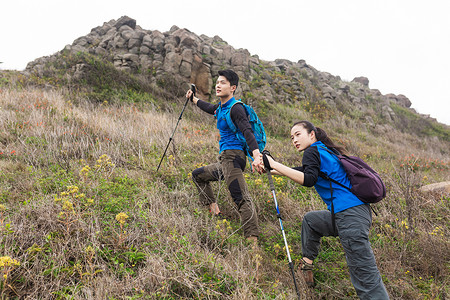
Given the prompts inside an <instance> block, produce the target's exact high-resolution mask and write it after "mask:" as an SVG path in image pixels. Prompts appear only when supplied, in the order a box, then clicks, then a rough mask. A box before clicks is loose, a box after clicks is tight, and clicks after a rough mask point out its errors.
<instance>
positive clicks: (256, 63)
mask: <svg viewBox="0 0 450 300" xmlns="http://www.w3.org/2000/svg"><path fill="white" fill-rule="evenodd" d="M64 51H70V52H88V53H90V54H93V55H98V56H102V57H104V59H107V60H109V61H111V62H112V63H113V64H114V66H115V67H116V68H117V69H121V70H126V71H130V72H140V73H141V74H148V76H149V80H150V81H152V82H154V83H155V84H156V83H157V82H158V81H161V80H162V79H164V78H167V77H170V78H172V79H173V80H174V82H180V86H181V83H184V82H186V83H189V82H191V83H195V84H196V85H197V88H198V91H199V96H200V97H202V98H206V99H208V97H210V96H211V95H213V91H214V86H213V80H214V78H215V77H217V74H218V71H219V70H220V69H225V68H232V69H233V70H235V71H236V72H237V73H238V74H239V76H240V77H241V84H240V86H239V88H238V92H240V93H241V95H242V96H243V97H246V98H252V97H253V98H255V99H257V100H258V101H261V100H264V101H268V102H284V103H296V102H298V101H305V100H311V99H316V100H317V99H320V101H324V102H326V105H327V106H329V107H330V108H331V109H334V108H335V107H340V108H341V109H342V107H347V110H355V109H356V110H359V111H360V112H361V113H363V114H366V118H367V117H370V116H371V114H372V113H373V112H374V111H377V112H379V113H381V117H382V118H384V119H385V121H387V122H390V121H391V120H392V119H394V118H395V112H394V111H393V110H392V109H391V108H390V107H389V103H390V102H395V103H397V104H398V105H401V106H404V107H410V106H411V102H410V101H409V99H408V98H406V97H405V96H403V95H398V96H396V95H392V94H389V95H384V96H383V95H382V94H381V93H380V92H379V91H378V90H376V89H370V88H369V79H368V78H366V77H357V78H355V79H354V80H353V81H352V82H344V81H342V80H341V79H340V77H339V76H334V75H331V74H329V73H326V72H320V71H318V70H316V69H315V68H313V67H312V66H310V65H308V64H307V63H306V62H305V61H304V60H299V61H298V62H291V61H289V60H285V59H277V60H275V61H263V60H261V59H259V57H258V56H257V55H251V54H250V53H249V51H248V50H246V49H234V48H233V47H232V46H230V45H228V43H227V42H225V41H224V40H222V39H221V38H220V37H218V36H214V37H208V36H205V35H200V36H198V35H196V34H194V33H192V32H190V31H189V30H187V29H181V28H178V27H177V26H173V27H172V28H171V29H170V31H168V32H160V31H158V30H146V29H143V28H141V27H140V26H138V25H137V24H136V20H134V19H131V18H129V17H127V16H124V17H121V18H120V19H118V20H117V21H116V20H111V21H109V22H106V23H104V24H103V25H102V26H99V27H96V28H93V29H92V30H91V32H90V33H89V34H87V35H86V36H83V37H80V38H78V39H76V40H75V41H74V42H73V43H72V44H71V45H67V46H66V47H65V48H64V49H63V50H62V51H60V52H58V53H56V54H54V56H58V55H61V54H62V53H64ZM51 59H52V57H43V58H39V59H36V60H35V61H32V62H30V63H29V64H28V66H27V68H26V72H30V73H31V72H34V73H36V74H37V75H39V76H43V75H44V74H43V72H44V69H45V68H44V66H45V64H46V63H48V61H49V60H50V61H51ZM84 70H86V68H84V67H83V66H82V65H77V66H76V67H75V68H74V70H73V74H72V76H75V77H77V76H78V77H80V76H82V74H83V71H84ZM250 100H251V99H250ZM369 107H372V108H369ZM374 107H375V110H374ZM370 120H371V122H370V123H369V124H373V126H375V124H374V121H373V119H372V118H371V117H370Z"/></svg>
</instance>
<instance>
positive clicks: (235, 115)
mask: <svg viewBox="0 0 450 300" xmlns="http://www.w3.org/2000/svg"><path fill="white" fill-rule="evenodd" d="M238 83H239V76H238V75H237V74H236V73H235V72H234V71H232V70H223V71H219V78H218V79H217V82H216V96H217V97H219V98H220V102H219V103H218V104H211V103H208V102H206V101H203V100H200V99H198V98H197V97H193V100H192V101H193V102H194V103H195V104H196V105H197V106H198V107H199V108H200V109H201V110H203V111H205V112H206V113H209V114H211V115H215V114H216V111H217V115H216V117H217V128H218V129H219V132H220V141H219V146H220V152H219V153H220V156H219V162H217V163H213V164H210V165H207V166H203V167H201V168H198V169H195V170H194V171H193V172H192V179H193V181H194V182H195V183H196V186H197V188H198V190H199V193H200V201H201V203H202V204H204V205H208V206H209V209H210V211H211V213H212V214H214V215H215V216H218V215H220V214H221V212H220V208H219V206H218V205H217V202H216V199H215V197H214V193H213V191H212V188H211V185H210V182H211V181H218V180H225V182H226V184H227V187H228V190H229V191H230V194H231V197H232V198H233V201H234V203H235V204H236V206H237V207H238V210H239V213H240V215H241V222H242V224H243V225H242V227H243V231H244V236H245V237H246V238H247V239H248V240H249V241H250V242H251V243H252V244H254V245H256V243H257V240H258V235H259V230H258V216H257V214H256V210H255V207H254V205H253V203H252V201H251V198H250V194H249V192H248V186H247V183H246V182H245V179H244V174H243V171H244V169H245V165H246V161H247V160H246V154H245V152H244V145H242V143H241V142H240V141H239V139H238V138H237V137H236V134H235V133H234V132H233V131H232V130H231V129H230V127H229V126H228V125H227V122H226V118H225V114H226V113H230V114H231V120H232V121H233V123H234V124H235V125H236V127H237V128H238V130H240V132H241V133H242V135H243V136H244V138H245V140H246V142H247V145H248V146H249V148H250V153H251V155H252V156H253V158H254V161H253V163H252V166H253V170H254V171H257V172H258V173H262V171H263V167H262V166H263V164H262V161H261V157H260V156H261V155H260V152H259V149H258V144H257V142H256V138H255V136H254V134H253V131H252V128H251V126H250V123H249V121H248V117H247V114H246V112H245V108H244V106H243V105H242V104H236V105H233V106H232V108H231V110H230V109H229V108H230V104H232V102H234V101H235V99H234V92H235V91H236V89H237V86H238ZM191 95H192V91H191V90H189V91H187V93H186V97H191Z"/></svg>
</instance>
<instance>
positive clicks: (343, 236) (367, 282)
mask: <svg viewBox="0 0 450 300" xmlns="http://www.w3.org/2000/svg"><path fill="white" fill-rule="evenodd" d="M335 219H336V230H337V231H335V230H334V228H333V224H332V221H331V213H330V212H329V211H328V210H321V211H312V212H308V213H307V214H305V216H304V217H303V223H302V252H303V256H304V257H307V258H309V259H311V260H314V259H315V258H316V257H317V255H318V253H319V247H320V239H321V238H322V237H323V236H339V238H340V241H341V244H342V246H343V247H344V251H345V257H346V259H347V265H348V269H349V271H350V278H351V280H352V283H353V286H354V288H355V290H356V293H357V294H358V296H359V298H360V299H389V296H388V294H387V291H386V288H385V287H384V284H383V281H382V279H381V276H380V272H379V271H378V268H377V265H376V262H375V256H374V255H373V251H372V247H371V246H370V242H369V229H370V226H371V224H372V211H371V209H370V206H369V205H359V206H355V207H351V208H348V209H346V210H344V211H341V212H338V213H336V214H335Z"/></svg>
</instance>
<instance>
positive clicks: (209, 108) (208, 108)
mask: <svg viewBox="0 0 450 300" xmlns="http://www.w3.org/2000/svg"><path fill="white" fill-rule="evenodd" d="M197 106H198V107H199V108H200V109H201V110H203V111H204V112H207V113H208V114H210V115H214V112H215V111H216V109H217V108H218V107H219V103H217V104H211V103H209V102H206V101H203V100H200V99H199V100H198V101H197Z"/></svg>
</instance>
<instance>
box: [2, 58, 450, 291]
mask: <svg viewBox="0 0 450 300" xmlns="http://www.w3.org/2000/svg"><path fill="white" fill-rule="evenodd" d="M71 59H72V57H69V58H66V59H65V60H63V61H61V63H64V64H66V65H65V66H67V65H69V66H70V64H75V63H76V61H73V62H72V61H71ZM77 59H85V62H87V63H88V65H89V66H91V67H92V69H91V70H90V72H89V74H91V75H92V76H91V77H88V78H80V79H78V80H74V79H71V80H68V79H67V77H66V76H64V73H58V72H57V68H56V69H53V70H52V69H51V68H49V73H48V76H47V77H46V78H36V77H33V76H24V75H23V74H20V73H16V72H6V71H5V72H2V73H1V74H0V203H1V204H0V231H1V235H0V236H1V244H0V245H1V249H2V253H1V256H2V257H1V258H0V259H1V262H0V271H1V275H3V276H2V277H1V281H0V289H1V295H2V298H12V299H14V298H17V299H19V298H20V299H192V298H193V299H293V298H295V290H294V289H293V283H292V278H291V275H290V273H289V268H288V266H287V259H286V256H285V250H284V249H283V239H282V237H281V234H280V229H279V224H278V221H277V218H276V213H275V208H274V204H273V201H272V200H271V195H270V193H269V192H270V191H269V186H268V182H267V178H266V176H264V175H263V176H259V175H256V174H252V173H251V172H250V171H249V170H248V169H247V171H246V173H245V176H246V177H247V182H248V184H249V187H250V191H251V194H252V197H253V200H254V204H255V206H256V207H257V210H258V214H259V217H260V225H261V232H262V235H261V238H260V240H259V245H260V249H259V250H253V249H252V248H251V247H250V245H248V244H247V243H246V241H245V239H244V238H243V237H242V231H241V225H240V221H239V215H238V213H237V211H236V209H235V207H234V206H233V203H232V200H231V199H230V197H229V195H228V191H227V189H226V186H225V185H224V183H223V182H220V183H217V184H216V185H214V188H215V191H216V192H217V193H218V198H219V205H220V206H221V207H222V208H223V210H224V213H225V215H226V216H227V219H226V220H217V219H215V218H212V217H211V216H210V215H209V213H208V212H207V211H206V210H205V209H204V208H203V207H201V206H200V204H199V203H198V196H197V190H196V188H195V186H194V185H193V183H192V181H191V178H190V172H191V171H192V170H193V169H195V168H196V167H199V166H201V165H202V164H207V163H210V162H214V161H215V160H216V159H217V153H218V143H217V133H216V130H215V122H214V120H213V119H212V118H207V115H205V114H202V113H201V112H200V111H199V110H198V109H197V108H195V107H193V106H189V107H188V108H187V110H186V112H185V116H184V118H183V120H182V122H181V124H180V126H179V127H178V130H177V132H176V134H175V137H174V141H173V145H172V146H171V147H170V148H169V151H168V154H167V157H166V159H165V160H164V162H163V165H162V166H161V169H160V171H159V172H158V173H156V166H157V164H158V162H159V159H160V157H161V155H162V152H163V150H164V147H165V146H166V144H167V142H168V140H169V137H170V135H171V133H172V130H173V128H174V126H175V123H176V121H177V119H178V116H179V112H180V111H181V107H182V103H183V102H184V99H183V98H182V96H181V93H180V90H182V89H183V88H181V87H177V86H174V85H170V79H168V81H167V82H159V83H158V85H157V86H151V85H149V84H148V83H147V82H146V81H145V77H143V76H139V75H133V76H132V75H129V74H127V73H124V72H120V71H117V70H115V69H114V68H112V67H111V65H108V64H106V63H102V62H101V61H97V60H93V59H92V60H89V59H87V58H86V57H84V58H77ZM69 69H70V68H68V70H69ZM171 95H172V96H171ZM257 109H258V113H259V114H260V115H261V116H262V117H263V119H264V122H265V125H266V127H267V131H268V133H269V144H268V148H269V149H270V150H271V152H272V153H273V154H274V156H275V157H276V158H278V159H279V160H280V161H282V162H284V163H286V164H289V165H299V164H300V162H301V157H300V156H299V155H298V153H297V152H296V151H295V150H294V149H293V147H292V146H291V145H290V144H289V140H288V136H287V133H288V130H289V124H290V123H291V122H292V121H293V120H296V119H309V120H312V121H313V122H315V123H316V125H318V126H321V127H323V128H324V129H326V130H327V131H328V132H329V133H330V135H331V136H333V137H335V140H336V141H339V142H340V143H341V144H343V145H345V146H346V147H347V148H348V150H349V151H350V152H351V153H353V154H356V155H359V156H361V157H363V158H364V159H365V160H366V161H368V162H369V164H371V165H372V166H373V167H374V168H375V169H376V170H378V171H379V172H380V173H381V175H382V177H383V179H384V180H385V183H386V185H387V187H388V195H387V198H386V199H385V200H383V201H382V202H381V203H379V204H376V205H374V208H375V210H376V211H377V213H378V215H377V216H375V215H374V219H373V227H372V230H371V235H370V239H371V243H372V246H373V249H374V252H375V256H376V258H377V263H378V266H379V269H380V271H381V273H382V275H383V280H384V282H385V285H386V288H387V289H388V292H389V294H390V295H391V297H392V299H446V298H448V295H449V292H450V291H449V288H448V278H449V268H450V265H449V261H450V250H449V249H450V247H449V246H450V245H449V240H448V235H449V233H450V228H449V225H450V224H449V222H448V217H447V216H448V215H449V212H450V205H449V200H450V197H449V195H448V194H447V195H445V194H421V193H419V192H418V191H417V188H418V187H420V186H421V185H423V184H426V183H432V182H439V181H448V180H450V172H449V167H450V160H449V151H450V150H449V149H450V147H449V146H450V141H449V139H448V136H449V135H448V129H446V128H445V127H442V128H441V127H439V132H442V134H441V135H440V137H437V136H436V134H434V136H433V137H431V136H429V135H424V134H425V133H421V134H420V135H417V134H416V133H415V132H411V131H409V130H408V129H407V127H404V128H398V130H397V129H396V130H394V131H389V132H387V131H386V132H374V131H372V130H371V129H367V128H366V127H364V125H363V123H360V121H359V120H358V119H354V118H351V117H349V116H346V115H342V114H340V113H336V112H333V111H331V110H330V109H329V108H327V107H324V106H321V104H320V103H319V102H317V103H304V104H301V105H299V104H292V105H281V104H270V103H266V102H263V103H257ZM405 118H406V119H407V118H412V116H409V115H407V114H406V113H405ZM408 124H410V125H409V126H411V128H414V123H413V120H411V123H408ZM413 131H414V129H413ZM276 188H277V198H278V201H279V205H280V210H281V212H282V214H283V217H284V221H283V222H284V226H285V230H286V234H287V239H288V243H289V245H290V247H291V254H292V257H293V259H294V261H295V262H296V263H297V262H298V260H299V259H300V257H301V253H300V239H301V237H300V228H301V219H302V216H303V215H304V214H305V213H306V212H308V211H310V210H313V209H324V205H323V204H322V202H321V200H320V199H319V197H318V195H317V194H316V193H315V192H314V191H313V189H307V188H303V187H300V186H298V185H296V184H294V183H293V182H291V181H289V180H286V179H285V178H277V179H276ZM315 274H316V281H317V285H316V287H315V288H314V289H309V288H307V287H306V286H305V285H304V284H303V282H302V280H301V274H300V273H299V272H297V273H296V275H297V281H298V283H299V287H300V292H301V294H302V297H303V299H356V298H357V297H356V295H355V292H354V289H353V287H352V285H351V282H350V280H349V277H348V271H347V267H346V262H345V257H344V254H343V251H342V247H341V246H340V244H339V241H338V239H335V238H325V239H324V240H323V243H322V251H321V254H320V256H319V258H318V259H317V261H316V273H315Z"/></svg>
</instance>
